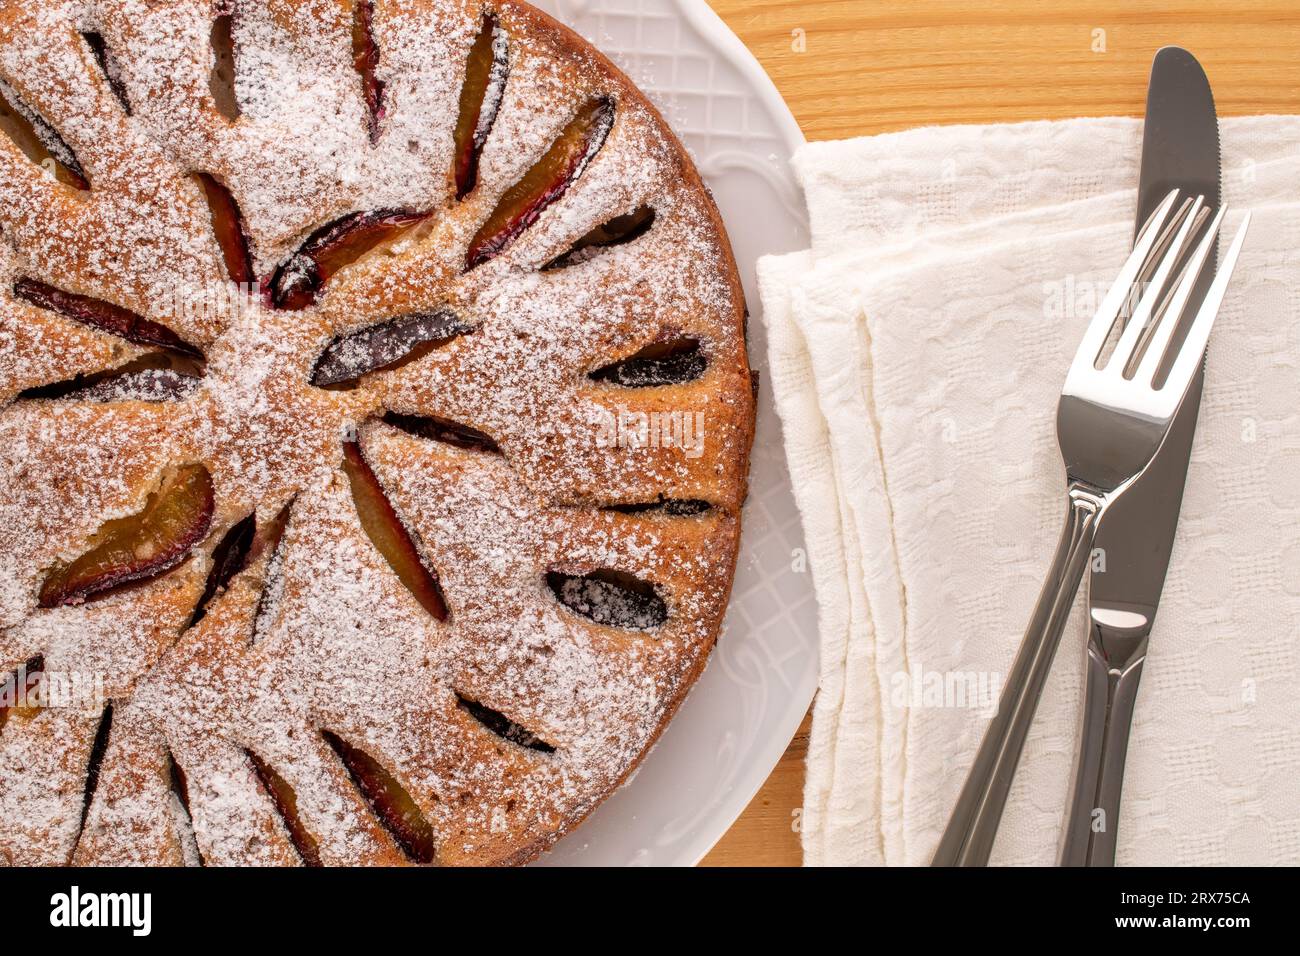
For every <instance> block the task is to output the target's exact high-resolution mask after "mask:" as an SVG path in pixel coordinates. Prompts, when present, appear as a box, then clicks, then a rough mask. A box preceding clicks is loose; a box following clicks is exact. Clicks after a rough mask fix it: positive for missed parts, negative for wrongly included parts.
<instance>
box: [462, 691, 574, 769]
mask: <svg viewBox="0 0 1300 956" xmlns="http://www.w3.org/2000/svg"><path fill="white" fill-rule="evenodd" d="M456 706H458V707H459V708H460V709H461V710H463V711H465V713H467V714H469V715H470V716H471V717H473V718H474V719H475V720H477V721H478V722H479V723H480V724H482V725H483V726H484V727H486V728H487V729H488V730H490V731H492V733H494V734H496V735H497V736H498V737H501V738H502V739H504V740H508V741H510V742H511V743H512V744H518V745H519V746H521V747H527V748H528V749H529V750H536V751H538V752H539V753H544V754H553V753H555V747H554V746H552V745H551V744H548V743H547V742H546V741H545V740H543V739H542V738H541V737H539V736H537V735H536V734H535V733H533V732H532V731H531V730H529V729H528V728H527V727H521V726H520V725H519V724H517V723H515V722H514V721H513V720H511V719H510V718H509V717H507V716H506V715H505V714H503V713H501V711H499V710H493V709H492V708H491V707H488V706H487V705H486V704H480V703H479V702H478V701H476V700H470V699H469V698H468V697H465V696H462V695H461V694H457V695H456Z"/></svg>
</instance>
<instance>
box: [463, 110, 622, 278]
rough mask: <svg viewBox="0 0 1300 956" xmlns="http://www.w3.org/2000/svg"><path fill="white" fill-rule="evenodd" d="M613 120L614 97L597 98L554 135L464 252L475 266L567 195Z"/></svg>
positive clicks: (467, 262) (470, 265)
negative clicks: (551, 141)
mask: <svg viewBox="0 0 1300 956" xmlns="http://www.w3.org/2000/svg"><path fill="white" fill-rule="evenodd" d="M613 126H614V101H613V100H611V99H608V98H606V97H601V98H599V99H595V100H592V101H591V102H589V103H588V104H587V105H586V106H584V107H583V108H582V109H581V110H579V111H578V115H577V116H575V117H574V118H573V119H572V120H571V121H570V122H569V125H568V126H566V127H565V128H564V129H563V130H562V131H561V132H560V135H559V136H557V137H556V138H555V142H553V143H552V144H551V146H550V148H549V149H548V150H547V151H546V155H544V156H543V157H542V158H541V159H540V160H538V161H537V163H536V165H534V166H533V167H532V168H531V169H530V170H528V172H526V173H525V174H524V176H523V178H522V179H520V180H519V182H517V183H515V184H514V185H513V186H511V187H510V188H509V189H507V190H506V192H505V195H503V196H502V197H501V199H500V201H499V202H498V203H497V205H496V208H495V209H493V210H492V214H491V215H490V216H488V218H487V221H486V222H485V223H483V225H482V226H481V227H480V228H479V231H478V233H477V234H476V235H475V236H474V238H473V240H471V242H470V244H469V251H468V252H467V253H466V254H465V268H466V269H473V268H474V267H475V266H479V265H482V264H483V263H484V262H487V261H488V260H489V259H492V258H493V257H495V256H498V255H500V254H501V253H502V252H504V251H505V250H506V248H507V247H509V246H510V244H511V243H512V242H514V241H515V240H516V239H518V238H519V237H520V236H521V235H523V233H524V231H525V230H526V229H528V227H529V226H531V225H532V224H533V223H534V222H536V221H537V218H538V217H539V216H540V215H541V214H542V212H543V211H544V210H545V209H546V208H547V207H548V206H550V205H551V204H552V203H554V202H555V201H556V200H558V199H559V198H560V197H561V196H563V195H564V194H565V193H566V192H567V191H568V190H569V187H570V186H572V185H573V184H574V183H575V182H576V181H577V180H578V177H579V176H581V175H582V173H583V170H585V169H586V168H587V164H588V163H590V162H591V160H592V159H593V158H594V157H595V155H596V154H597V153H598V152H599V151H600V148H601V146H603V145H604V144H605V138H606V137H607V136H608V135H609V131H610V129H612V128H613Z"/></svg>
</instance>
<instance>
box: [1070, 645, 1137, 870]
mask: <svg viewBox="0 0 1300 956" xmlns="http://www.w3.org/2000/svg"><path fill="white" fill-rule="evenodd" d="M1099 630H1101V628H1100V627H1099V626H1098V625H1095V624H1094V625H1093V627H1092V628H1091V631H1092V636H1091V638H1090V640H1089V641H1088V659H1087V660H1088V662H1087V679H1086V684H1085V687H1086V689H1085V691H1084V698H1083V723H1082V726H1081V728H1080V743H1079V751H1078V766H1077V767H1076V768H1075V777H1074V791H1073V793H1072V794H1071V796H1070V803H1069V814H1068V817H1067V819H1066V822H1065V837H1064V840H1063V842H1062V845H1061V866H1114V865H1115V846H1116V842H1117V836H1118V833H1119V801H1120V795H1121V792H1122V790H1123V786H1124V762H1125V760H1126V759H1127V757H1128V737H1129V730H1130V729H1131V728H1132V726H1133V709H1134V705H1135V704H1136V702H1137V690H1138V684H1139V683H1140V682H1141V680H1142V665H1143V663H1144V662H1145V660H1146V651H1145V647H1144V648H1143V650H1142V653H1140V654H1138V655H1136V656H1135V657H1133V658H1132V659H1130V660H1129V661H1128V662H1127V664H1126V666H1125V667H1124V668H1123V669H1122V670H1121V669H1119V668H1111V667H1110V665H1109V664H1108V662H1107V661H1106V656H1105V652H1104V650H1103V649H1102V648H1103V647H1104V644H1103V643H1102V641H1100V640H1099V639H1098V638H1099V637H1100V635H1099V634H1098V631H1099Z"/></svg>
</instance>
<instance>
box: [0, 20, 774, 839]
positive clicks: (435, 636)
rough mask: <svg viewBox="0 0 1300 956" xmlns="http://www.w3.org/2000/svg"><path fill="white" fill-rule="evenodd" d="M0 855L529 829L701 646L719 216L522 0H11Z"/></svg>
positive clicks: (713, 621)
mask: <svg viewBox="0 0 1300 956" xmlns="http://www.w3.org/2000/svg"><path fill="white" fill-rule="evenodd" d="M0 133H2V134H3V135H0V673H2V674H3V683H2V684H0V689H2V696H0V861H3V862H5V863H9V864H65V863H73V864H148V865H168V864H176V865H181V864H189V865H203V864H206V865H231V864H286V865H327V864H344V865H357V864H402V863H417V864H443V865H455V864H516V863H522V862H526V861H528V860H530V859H532V858H534V857H536V856H537V855H538V854H540V853H542V852H543V851H544V850H545V849H546V848H547V847H549V846H550V845H551V844H552V843H554V841H555V840H556V839H558V838H559V837H560V836H561V835H562V834H564V833H565V832H566V831H568V830H570V829H572V828H573V827H574V826H576V825H577V824H578V823H580V822H581V821H582V819H583V818H584V817H585V816H586V815H587V814H588V813H590V812H591V811H592V809H593V808H594V807H596V806H597V805H598V804H599V803H600V802H601V800H602V799H604V798H605V797H606V796H607V795H608V794H609V793H610V792H611V791H612V790H614V789H615V788H616V787H618V786H619V785H620V784H621V783H622V782H623V781H624V780H625V779H627V777H628V775H629V774H630V772H631V771H632V770H633V768H634V767H636V765H637V763H638V761H640V760H641V758H642V757H643V756H644V755H645V753H646V751H647V750H648V748H649V747H650V746H651V745H652V744H653V743H654V742H655V740H656V739H657V738H658V736H659V734H660V733H661V732H662V731H663V729H664V727H665V725H666V724H667V722H668V721H669V719H670V718H671V717H672V715H673V713H674V711H675V710H676V709H677V707H678V705H679V704H680V703H681V701H682V698H683V696H684V695H685V694H686V692H687V690H688V689H689V688H690V686H691V684H692V683H693V682H694V681H695V679H696V677H697V676H698V675H699V673H700V671H701V670H702V669H703V667H704V664H705V662H706V660H707V657H708V654H709V652H710V649H711V648H712V646H713V644H714V643H715V641H716V639H717V637H718V633H719V630H720V627H721V621H722V615H723V612H724V610H725V608H726V604H727V600H728V596H729V593H730V589H731V581H732V576H733V573H734V570H735V563H736V554H737V548H738V540H739V533H740V507H741V504H742V501H743V499H744V496H745V489H746V479H747V470H748V458H749V451H750V445H751V442H752V439H753V426H754V402H753V391H752V382H751V374H750V371H749V367H748V364H747V360H746V354H745V340H744V315H745V313H744V302H743V300H742V293H741V289H740V283H739V279H738V277H737V272H736V267H735V262H734V260H733V258H732V254H731V251H730V247H729V245H728V242H727V238H726V235H725V233H724V231H723V227H722V223H721V222H720V220H719V218H718V213H717V210H716V208H715V207H714V204H713V202H712V200H711V198H710V196H709V194H708V192H707V191H706V189H705V187H704V185H703V184H702V182H701V180H700V177H699V175H698V174H697V172H696V170H695V168H694V166H693V165H692V163H691V161H690V159H689V158H688V156H687V155H686V153H685V151H684V150H683V148H682V146H681V145H680V143H678V142H677V140H676V139H675V138H674V136H673V135H672V133H671V132H670V131H669V129H668V127H667V126H666V124H665V123H664V121H663V119H662V118H661V117H660V116H659V114H658V113H657V112H656V111H655V109H654V108H653V107H652V106H651V105H650V103H649V102H648V101H647V100H646V98H645V97H644V96H643V95H642V94H641V93H640V92H639V91H638V90H637V89H636V88H635V87H634V86H633V85H632V84H631V82H629V80H628V79H627V78H626V77H625V76H623V75H622V74H621V73H620V72H619V71H618V69H616V68H615V67H614V65H613V64H612V63H610V62H609V61H608V60H607V59H605V58H604V57H603V56H601V55H600V54H599V53H597V52H596V51H595V50H594V49H592V48H591V47H590V46H588V45H587V44H586V43H585V42H583V41H582V40H581V39H579V38H578V37H577V36H576V35H575V34H573V33H572V32H570V31H569V30H568V29H566V28H565V27H563V26H561V25H560V24H558V23H556V22H555V21H554V20H552V19H550V18H549V17H547V16H546V15H544V14H542V13H540V12H539V11H537V10H535V9H533V8H531V7H529V6H528V5H526V4H524V3H520V2H516V0H489V2H486V3H483V2H479V0H233V2H232V0H224V2H220V0H218V2H213V0H0Z"/></svg>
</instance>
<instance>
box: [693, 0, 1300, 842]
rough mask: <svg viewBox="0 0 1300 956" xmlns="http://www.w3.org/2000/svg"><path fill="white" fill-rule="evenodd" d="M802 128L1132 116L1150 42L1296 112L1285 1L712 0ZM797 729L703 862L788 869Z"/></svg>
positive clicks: (1222, 103)
mask: <svg viewBox="0 0 1300 956" xmlns="http://www.w3.org/2000/svg"><path fill="white" fill-rule="evenodd" d="M710 2H711V3H712V5H713V8H714V9H715V10H717V12H718V13H719V14H720V15H721V16H722V18H723V19H724V20H726V22H727V24H728V25H729V26H730V27H731V29H732V30H734V31H735V32H736V34H737V35H739V36H740V38H741V39H742V40H744V41H745V43H746V44H747V45H748V47H749V48H750V50H752V51H753V52H754V54H755V55H756V56H757V57H758V59H759V61H760V62H761V63H762V64H763V66H764V67H765V68H766V69H767V72H768V73H769V74H771V76H772V79H773V80H774V81H775V82H776V86H777V89H779V90H780V91H781V93H782V95H783V96H785V98H786V101H787V102H788V103H789V104H790V109H791V111H792V112H793V113H794V115H795V118H796V119H797V120H798V121H799V125H800V126H801V127H802V128H803V131H804V135H806V136H807V137H808V138H809V139H839V138H843V137H848V136H861V135H865V134H870V133H883V132H886V131H889V130H898V129H908V128H910V127H913V126H926V125H931V124H940V123H991V122H1014V121H1018V120H1029V119H1052V118H1059V117H1068V116H1113V115H1139V114H1141V112H1142V110H1143V106H1144V103H1145V101H1146V80H1147V72H1148V70H1149V68H1150V64H1151V56H1152V54H1153V53H1154V52H1155V51H1156V49H1157V48H1159V47H1161V46H1164V45H1166V44H1170V43H1172V44H1177V45H1179V46H1184V47H1186V48H1188V49H1189V50H1191V51H1192V52H1193V53H1195V54H1196V56H1197V57H1198V58H1199V59H1200V61H1201V63H1202V64H1203V65H1204V66H1205V71H1206V73H1207V74H1208V75H1209V77H1210V82H1211V83H1212V84H1213V86H1214V97H1215V101H1216V103H1217V106H1218V110H1219V113H1220V115H1228V114H1243V113H1300V65H1298V61H1300V3H1297V0H1216V2H1190V0H1169V2H1163V3H1162V2H1154V0H1123V2H1119V0H1106V2H1081V0H985V2H982V3H981V2H972V0H892V2H882V0H710ZM807 732H808V721H806V720H805V721H804V725H803V727H801V728H800V731H799V734H798V735H797V736H796V737H795V739H794V741H793V742H792V743H791V745H790V749H789V750H788V751H787V752H786V754H785V756H784V757H783V758H782V760H781V762H780V764H778V765H777V767H776V769H775V770H774V771H773V772H772V776H771V777H770V778H769V779H768V781H767V783H766V784H765V785H764V787H763V789H762V790H761V791H760V792H759V794H758V796H756V797H755V798H754V801H753V803H751V804H750V806H749V808H748V809H747V810H746V811H745V813H744V815H742V816H741V818H740V819H739V820H738V821H736V824H735V826H733V827H732V829H731V830H730V832H728V833H727V835H726V836H724V837H723V839H722V841H721V842H719V843H718V845H717V847H715V848H714V850H713V852H712V853H710V854H709V856H708V857H707V858H706V860H705V864H706V865H720V866H737V865H797V864H798V863H799V861H800V853H799V838H798V834H797V833H796V832H794V830H793V825H794V823H795V822H796V820H797V815H796V813H795V811H796V810H797V809H798V808H799V807H800V806H801V804H802V788H803V757H804V753H805V752H806V750H807V740H808V738H807Z"/></svg>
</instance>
